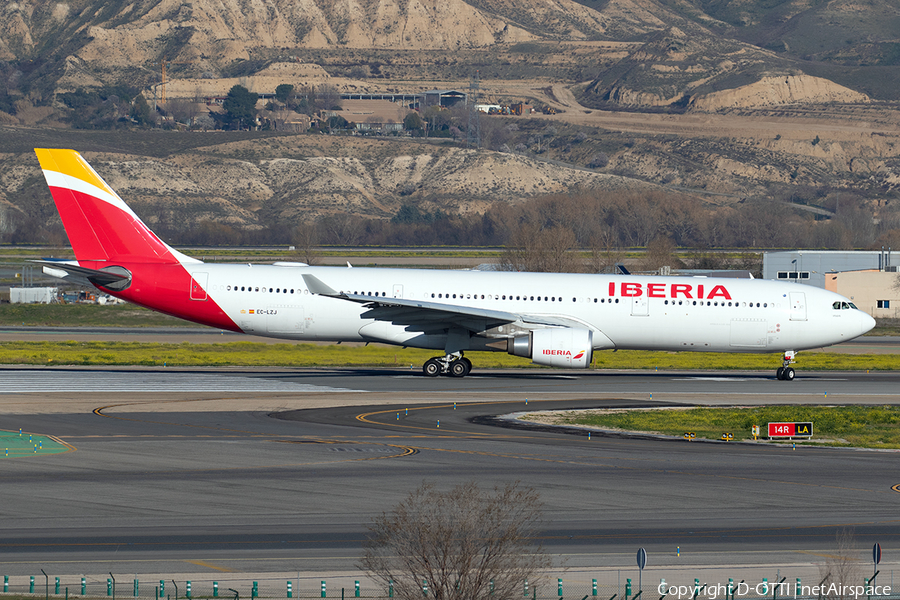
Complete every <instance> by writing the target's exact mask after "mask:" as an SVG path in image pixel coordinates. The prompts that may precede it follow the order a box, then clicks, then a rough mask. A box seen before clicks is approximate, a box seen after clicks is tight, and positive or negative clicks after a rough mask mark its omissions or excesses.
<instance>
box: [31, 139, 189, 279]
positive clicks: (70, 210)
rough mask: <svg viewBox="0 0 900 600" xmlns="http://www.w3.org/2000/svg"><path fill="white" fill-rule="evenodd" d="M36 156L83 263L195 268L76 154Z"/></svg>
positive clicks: (40, 150)
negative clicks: (180, 263)
mask: <svg viewBox="0 0 900 600" xmlns="http://www.w3.org/2000/svg"><path fill="white" fill-rule="evenodd" d="M34 152H35V154H37V157H38V160H39V161H40V163H41V169H42V170H43V171H44V178H45V179H46V180H47V185H48V186H49V187H50V193H51V194H52V195H53V201H54V202H55V203H56V208H57V209H58V210H59V214H60V216H61V217H62V221H63V226H65V228H66V233H67V234H68V236H69V242H70V243H71V244H72V249H73V250H74V251H75V257H76V258H77V259H78V261H79V262H84V261H100V262H143V263H177V262H188V261H190V262H197V261H195V260H194V259H191V258H188V257H187V256H184V255H183V254H181V253H180V252H178V251H177V250H174V249H173V248H171V247H169V245H168V244H166V243H165V242H163V241H162V240H160V239H159V238H158V237H157V236H156V234H155V233H153V232H152V231H150V228H149V227H147V226H146V225H145V224H144V223H143V221H141V219H140V218H139V217H138V216H137V215H136V214H134V211H132V210H131V208H129V207H128V205H127V204H125V202H124V201H123V200H122V199H121V198H120V197H119V195H118V194H116V192H115V191H114V190H113V189H112V188H111V187H110V186H109V185H108V184H107V183H106V182H105V181H103V178H102V177H100V175H98V174H97V172H96V171H94V169H93V168H91V166H90V165H89V164H88V163H87V161H86V160H84V158H82V156H81V155H80V154H79V153H78V152H76V151H74V150H55V149H46V148H35V150H34Z"/></svg>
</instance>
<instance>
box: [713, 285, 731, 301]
mask: <svg viewBox="0 0 900 600" xmlns="http://www.w3.org/2000/svg"><path fill="white" fill-rule="evenodd" d="M707 298H708V299H712V298H725V299H726V300H731V294H729V293H728V290H726V289H725V286H724V285H717V286H716V287H714V288H713V289H712V291H711V292H710V293H709V296H707Z"/></svg>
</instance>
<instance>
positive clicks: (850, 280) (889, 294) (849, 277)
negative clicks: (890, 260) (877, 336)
mask: <svg viewBox="0 0 900 600" xmlns="http://www.w3.org/2000/svg"><path fill="white" fill-rule="evenodd" d="M898 282H900V274H898V273H885V272H882V271H878V270H872V271H848V272H846V273H828V274H827V275H826V276H825V289H827V290H831V291H832V292H836V293H838V294H840V295H841V296H846V297H847V298H850V300H851V301H852V302H853V303H854V304H855V305H856V306H857V307H858V308H859V309H860V310H864V311H865V312H867V313H869V314H870V315H872V316H873V317H875V318H895V319H896V318H900V289H897V288H896V287H894V286H895V285H896V284H897V283H898ZM879 300H882V301H884V300H887V301H889V302H890V308H878V301H879Z"/></svg>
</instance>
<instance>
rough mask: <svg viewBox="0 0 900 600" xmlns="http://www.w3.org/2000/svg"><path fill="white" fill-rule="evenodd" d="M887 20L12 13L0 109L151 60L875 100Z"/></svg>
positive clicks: (598, 5)
mask: <svg viewBox="0 0 900 600" xmlns="http://www.w3.org/2000/svg"><path fill="white" fill-rule="evenodd" d="M898 11H900V8H898V6H897V5H896V3H894V2H891V0H872V2H869V3H868V4H866V5H865V6H863V5H859V4H858V3H853V2H850V0H828V1H827V2H817V3H812V5H810V4H809V3H807V2H801V1H800V0H785V1H783V2H771V1H767V2H763V1H762V0H732V1H730V2H722V1H721V0H717V1H715V2H713V1H712V0H603V1H598V0H582V1H581V2H576V1H575V0H548V1H544V0H516V2H512V0H447V1H445V2H423V1H422V0H361V1H358V2H349V1H348V0H333V1H329V2H321V1H316V0H296V1H295V0H290V1H289V0H270V1H268V2H266V3H247V2H242V1H239V0H225V1H219V0H215V1H214V0H191V1H190V2H188V1H186V0H136V1H134V2H129V3H124V2H120V1H118V0H72V1H71V2H68V3H62V2H50V1H48V0H21V1H19V2H15V3H11V4H10V5H9V6H8V7H6V10H4V11H3V12H2V13H0V61H6V64H0V75H5V77H2V78H0V80H5V83H6V89H5V90H0V110H7V109H4V102H3V97H4V96H7V97H8V99H7V103H9V104H12V103H14V101H15V99H16V98H18V97H22V98H25V102H26V103H30V104H36V105H46V104H48V103H49V104H52V103H53V101H54V97H53V95H54V94H55V93H56V92H57V91H72V90H75V89H78V88H79V87H102V86H112V85H121V84H127V85H136V86H137V87H139V88H140V87H144V86H152V85H155V84H157V83H158V82H159V81H160V77H161V61H163V60H167V61H170V63H169V66H170V68H171V72H170V74H169V76H170V77H173V78H175V79H179V78H188V79H190V78H193V79H195V80H200V79H216V78H227V77H233V78H240V77H248V76H251V75H256V74H258V73H259V72H260V71H261V70H264V69H266V68H267V67H269V66H270V65H272V64H273V63H282V64H284V63H286V62H295V61H297V60H300V61H302V62H303V63H311V64H310V65H309V67H310V68H311V69H313V70H312V71H309V72H308V73H306V74H305V75H296V74H295V76H290V75H289V74H287V73H282V75H286V76H288V77H289V80H290V81H291V82H293V83H298V84H301V83H303V82H315V81H317V80H321V78H322V76H323V75H331V76H344V77H349V78H350V79H353V80H356V81H355V82H353V83H347V85H350V86H351V87H354V88H357V89H363V88H365V87H366V86H367V85H368V84H371V83H375V81H376V80H377V82H378V83H387V84H388V85H393V87H395V88H397V89H402V91H419V90H420V89H421V86H420V85H417V83H416V82H417V81H422V80H425V79H437V80H443V81H447V82H450V81H454V80H458V79H467V78H468V76H470V75H471V74H472V72H473V71H474V70H475V69H478V70H480V71H481V72H482V76H483V77H487V78H497V79H505V78H506V79H511V78H519V79H523V78H524V79H535V80H541V79H544V80H553V81H559V80H560V79H562V80H565V81H567V83H568V84H569V85H574V84H577V83H579V82H584V81H593V83H592V84H591V85H590V86H589V88H588V91H587V93H586V94H585V96H584V98H583V100H584V102H585V103H586V104H589V105H596V106H600V105H601V104H602V103H608V104H610V105H613V106H625V107H654V106H655V107H659V106H671V105H673V103H674V105H675V108H682V106H681V105H680V104H679V102H682V103H684V102H687V100H682V99H683V98H685V97H686V96H688V97H694V96H696V95H697V94H703V93H711V92H718V91H722V90H728V89H733V88H735V87H739V86H741V85H746V84H749V83H754V82H757V81H760V80H761V79H762V78H763V77H764V76H773V77H778V76H781V75H803V74H807V75H814V76H816V77H819V78H823V79H827V80H829V81H833V82H836V83H837V84H838V85H839V86H843V87H844V88H848V89H850V90H852V91H855V92H858V93H861V94H863V95H865V96H867V97H874V98H876V99H889V96H890V95H891V93H892V90H893V91H896V86H897V84H895V83H893V81H894V80H896V79H898V78H897V77H889V76H888V75H891V74H894V75H896V73H895V71H896V70H897V69H900V42H898V39H897V36H896V32H897V31H898V30H900V13H898ZM604 42H605V43H607V44H606V45H597V44H598V43H604ZM616 44H619V45H616ZM317 65H319V66H321V67H324V69H325V72H323V73H319V74H315V73H314V69H315V68H318V67H317ZM860 69H862V70H863V71H860ZM866 69H868V70H869V71H866ZM871 69H882V71H879V72H878V75H880V76H876V73H875V72H871ZM885 69H887V70H886V71H885ZM274 81H275V80H274V79H273V81H272V82H268V81H267V82H265V84H264V87H268V86H269V84H270V83H274ZM836 89H838V88H836ZM261 91H262V90H261ZM832 96H833V95H832ZM829 98H831V97H830V96H829ZM797 100H798V101H800V102H807V103H809V102H811V103H819V102H822V99H821V98H819V97H818V96H813V97H800V98H797ZM827 101H832V100H831V99H829V100H827ZM838 101H844V100H842V99H840V98H838ZM849 101H855V100H849ZM20 108H22V109H23V110H24V109H25V108H27V107H25V106H22V107H20ZM695 109H696V107H695ZM7 112H10V110H7ZM12 112H15V111H12Z"/></svg>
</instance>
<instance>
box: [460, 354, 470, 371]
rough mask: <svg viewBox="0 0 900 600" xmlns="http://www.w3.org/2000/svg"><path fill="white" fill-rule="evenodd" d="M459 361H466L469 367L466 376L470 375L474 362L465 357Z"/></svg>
mask: <svg viewBox="0 0 900 600" xmlns="http://www.w3.org/2000/svg"><path fill="white" fill-rule="evenodd" d="M459 360H462V361H465V363H466V367H468V370H466V375H468V374H469V373H471V372H472V361H471V360H469V359H468V358H466V357H465V356H463V357H462V358H461V359H459Z"/></svg>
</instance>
